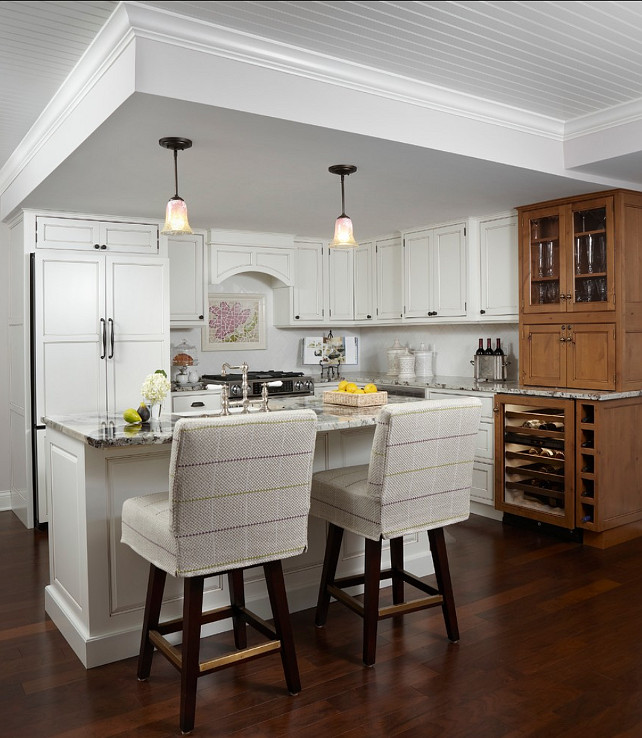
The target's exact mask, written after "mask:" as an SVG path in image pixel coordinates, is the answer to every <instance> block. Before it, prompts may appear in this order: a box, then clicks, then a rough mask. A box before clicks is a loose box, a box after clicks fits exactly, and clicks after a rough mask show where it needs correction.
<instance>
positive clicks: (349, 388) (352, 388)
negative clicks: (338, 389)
mask: <svg viewBox="0 0 642 738" xmlns="http://www.w3.org/2000/svg"><path fill="white" fill-rule="evenodd" d="M357 389H358V387H357V385H356V384H355V383H354V382H348V384H346V389H345V391H346V392H350V393H354V392H356V391H357Z"/></svg>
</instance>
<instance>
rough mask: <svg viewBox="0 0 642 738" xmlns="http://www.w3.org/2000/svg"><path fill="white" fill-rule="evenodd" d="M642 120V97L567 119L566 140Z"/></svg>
mask: <svg viewBox="0 0 642 738" xmlns="http://www.w3.org/2000/svg"><path fill="white" fill-rule="evenodd" d="M640 120H642V98H638V99H637V100H630V101H628V102H625V103H621V104H619V105H614V106H613V107H610V108H605V109H604V110H598V111H597V112H596V113H588V114H587V115H582V116H580V117H579V118H573V120H568V121H566V124H565V126H564V140H565V141H571V140H573V139H575V138H580V137H581V136H587V135H589V134H591V133H600V132H602V131H607V130H609V129H611V128H616V127H618V126H622V125H626V124H628V123H637V122H639V121H640Z"/></svg>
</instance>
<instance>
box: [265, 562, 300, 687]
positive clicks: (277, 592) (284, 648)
mask: <svg viewBox="0 0 642 738" xmlns="http://www.w3.org/2000/svg"><path fill="white" fill-rule="evenodd" d="M263 571H264V572H265V581H266V584H267V590H268V595H269V597H270V605H271V606H272V615H273V616H274V629H275V630H276V634H277V637H278V639H279V640H280V641H281V661H282V662H283V672H284V674H285V682H286V684H287V685H288V692H289V693H290V694H298V693H299V692H300V691H301V678H300V677H299V667H298V664H297V661H296V651H295V649H294V636H293V634H292V623H291V622H290V611H289V609H288V599H287V596H286V594H285V582H284V581H283V567H282V565H281V562H280V561H269V562H268V563H267V564H263Z"/></svg>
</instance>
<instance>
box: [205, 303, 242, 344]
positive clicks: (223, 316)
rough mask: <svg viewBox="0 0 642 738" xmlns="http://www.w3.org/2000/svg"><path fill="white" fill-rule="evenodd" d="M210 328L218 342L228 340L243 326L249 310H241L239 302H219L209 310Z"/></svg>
mask: <svg viewBox="0 0 642 738" xmlns="http://www.w3.org/2000/svg"><path fill="white" fill-rule="evenodd" d="M210 313H211V315H212V317H211V318H210V328H213V329H214V331H215V336H216V338H217V339H218V340H219V341H225V340H229V338H230V337H231V336H233V335H234V333H235V332H236V330H237V329H238V328H240V327H241V326H243V325H245V323H246V322H247V319H248V318H249V317H250V313H251V310H250V309H249V308H243V307H242V306H241V303H239V302H231V303H230V302H225V301H223V302H220V303H219V304H218V305H212V307H211V308H210Z"/></svg>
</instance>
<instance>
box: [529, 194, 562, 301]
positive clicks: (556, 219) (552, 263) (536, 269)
mask: <svg viewBox="0 0 642 738" xmlns="http://www.w3.org/2000/svg"><path fill="white" fill-rule="evenodd" d="M567 243H568V236H567V211H566V210H565V209H564V208H562V207H549V208H541V209H538V210H530V211H526V212H525V213H523V215H522V223H521V249H520V251H521V253H520V293H521V297H520V305H521V309H522V311H523V312H524V313H525V314H532V315H536V314H542V313H549V314H550V313H564V312H566V294H568V290H570V287H569V286H568V285H567V254H566V244H567Z"/></svg>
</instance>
